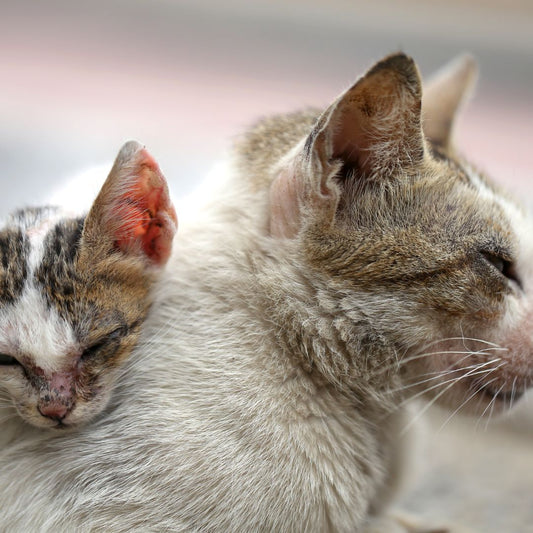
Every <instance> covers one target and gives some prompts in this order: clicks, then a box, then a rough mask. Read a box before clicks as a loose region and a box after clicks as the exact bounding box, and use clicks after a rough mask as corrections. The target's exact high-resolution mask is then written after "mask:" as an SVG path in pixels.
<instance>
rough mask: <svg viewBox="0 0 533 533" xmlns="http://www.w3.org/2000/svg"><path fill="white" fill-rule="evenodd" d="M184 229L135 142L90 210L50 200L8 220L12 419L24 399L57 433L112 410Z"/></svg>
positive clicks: (0, 397) (0, 290) (4, 331)
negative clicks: (153, 294) (159, 278)
mask: <svg viewBox="0 0 533 533" xmlns="http://www.w3.org/2000/svg"><path fill="white" fill-rule="evenodd" d="M175 231H176V214H175V211H174V208H173V206H172V204H171V202H170V199H169V196H168V189H167V184H166V181H165V178H164V177H163V175H162V174H161V171H160V170H159V167H158V165H157V163H156V162H155V161H154V159H153V158H152V157H151V156H150V154H148V152H147V151H146V150H145V149H144V148H143V147H142V146H140V145H139V144H138V143H136V142H134V141H132V142H129V143H127V144H125V145H124V146H123V147H122V149H121V150H120V152H119V154H118V156H117V159H116V161H115V164H114V166H113V168H112V170H111V172H110V174H109V177H108V178H107V181H106V182H105V184H104V185H103V187H102V189H101V191H100V193H99V195H98V197H97V198H96V200H95V201H94V204H93V206H92V208H91V210H90V212H89V214H88V215H87V216H85V215H80V216H76V217H71V216H67V215H65V213H64V212H63V211H62V210H61V209H60V208H56V207H41V208H29V209H24V210H20V211H17V212H15V213H14V214H13V215H11V216H10V217H8V219H7V220H6V221H5V222H4V223H3V224H2V227H1V229H0V256H1V257H0V259H1V260H0V391H1V392H0V402H1V408H2V411H1V414H2V415H4V416H3V419H4V420H6V419H7V422H4V426H5V425H6V423H7V424H8V425H14V426H16V425H17V424H18V422H17V420H14V418H13V416H10V415H11V411H12V408H13V407H14V408H15V409H16V411H17V413H18V415H19V416H20V418H22V420H24V421H25V422H28V423H29V424H31V425H33V426H36V427H39V428H48V429H54V430H57V429H64V428H71V427H75V426H79V425H81V424H84V423H86V422H88V421H89V420H91V419H92V418H94V417H95V416H96V415H97V414H98V413H100V412H101V411H102V410H103V409H104V408H105V406H106V404H107V403H108V401H109V398H110V396H111V393H112V390H113V383H114V380H115V377H116V375H117V370H118V369H119V368H120V366H121V365H122V364H123V363H124V361H125V360H126V359H127V357H128V355H129V354H130V352H131V350H132V348H133V346H134V345H135V343H136V341H137V338H138V336H139V331H140V329H141V326H142V324H143V321H144V319H145V317H146V314H147V312H148V309H149V306H150V288H151V286H152V285H153V283H154V281H155V279H156V275H157V274H158V272H159V270H161V268H162V267H163V265H164V264H165V263H166V261H167V259H168V257H169V254H170V249H171V243H172V238H173V236H174V233H175ZM17 418H18V417H17ZM4 433H5V432H4Z"/></svg>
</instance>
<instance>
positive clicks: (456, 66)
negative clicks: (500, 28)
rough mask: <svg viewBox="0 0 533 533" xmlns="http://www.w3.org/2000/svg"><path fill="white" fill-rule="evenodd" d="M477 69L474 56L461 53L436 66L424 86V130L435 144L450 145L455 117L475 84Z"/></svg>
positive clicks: (447, 147) (440, 145) (443, 146)
mask: <svg viewBox="0 0 533 533" xmlns="http://www.w3.org/2000/svg"><path fill="white" fill-rule="evenodd" d="M477 72H478V69H477V65H476V62H475V60H474V58H472V57H471V56H469V55H464V56H460V57H458V58H456V59H455V60H454V61H452V62H451V63H449V64H448V65H446V66H445V67H444V68H442V69H441V70H439V71H438V72H437V73H436V74H435V76H433V78H431V79H430V80H429V82H428V84H427V86H425V87H424V97H423V99H422V113H423V118H424V133H425V134H426V136H427V138H428V139H429V140H430V141H431V142H432V143H434V144H435V145H437V146H439V147H441V148H444V149H449V148H450V145H451V142H452V137H453V125H454V121H455V117H456V116H457V113H458V111H459V110H460V108H461V106H462V105H463V104H464V103H465V101H466V100H467V99H468V97H469V96H470V94H471V92H472V90H473V88H474V85H475V82H476V79H477Z"/></svg>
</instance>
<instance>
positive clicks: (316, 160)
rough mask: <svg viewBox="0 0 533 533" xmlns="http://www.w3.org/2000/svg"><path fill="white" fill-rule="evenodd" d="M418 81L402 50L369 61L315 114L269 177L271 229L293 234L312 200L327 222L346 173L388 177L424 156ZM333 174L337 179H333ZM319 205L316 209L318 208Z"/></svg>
mask: <svg viewBox="0 0 533 533" xmlns="http://www.w3.org/2000/svg"><path fill="white" fill-rule="evenodd" d="M421 99H422V88H421V81H420V75H419V73H418V69H417V67H416V65H415V63H414V61H413V60H412V59H411V58H409V57H408V56H406V55H405V54H402V53H398V54H394V55H392V56H389V57H387V58H385V59H383V60H382V61H380V62H378V63H377V64H376V65H374V66H373V67H372V68H371V69H370V70H369V71H368V72H367V73H366V74H365V75H364V76H363V77H362V78H360V79H359V80H358V81H357V82H356V83H355V85H353V86H352V87H351V88H350V89H348V90H347V91H346V92H345V93H344V94H342V95H341V96H340V97H339V98H338V99H337V100H336V101H335V102H334V103H333V104H332V105H331V106H330V107H329V108H328V109H327V110H326V111H325V112H324V113H323V114H322V116H321V117H320V118H319V120H318V122H317V124H316V125H315V127H314V129H313V131H312V132H311V134H310V135H309V137H308V138H307V140H306V141H305V144H303V145H302V146H301V147H300V149H299V151H298V153H296V154H295V155H294V157H293V158H292V159H291V161H290V163H288V164H286V165H285V167H284V168H282V169H280V171H279V175H278V176H277V178H276V179H275V181H274V183H273V184H272V189H271V195H270V201H271V203H270V205H271V220H270V222H271V224H270V227H271V233H272V234H273V235H274V236H279V237H292V236H294V235H295V234H296V233H297V232H298V230H299V228H300V227H301V217H302V213H304V212H305V211H306V210H308V209H309V208H311V209H314V211H315V212H317V211H319V212H320V215H321V216H324V217H325V221H326V223H327V222H328V221H329V222H331V221H332V220H333V218H334V216H335V210H336V207H337V204H338V201H339V197H340V194H341V193H342V184H341V183H340V182H341V181H342V176H345V177H348V179H350V180H358V179H366V180H380V179H390V178H391V177H392V176H394V175H397V174H399V173H401V172H402V170H403V169H405V168H406V167H408V166H410V167H412V166H414V165H416V164H418V163H419V162H420V161H421V160H422V159H423V157H424V153H425V143H424V137H423V134H422V128H421V111H420V109H421ZM335 178H338V179H335ZM317 208H318V209H317Z"/></svg>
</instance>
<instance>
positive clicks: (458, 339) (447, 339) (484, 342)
mask: <svg viewBox="0 0 533 533" xmlns="http://www.w3.org/2000/svg"><path fill="white" fill-rule="evenodd" d="M449 341H462V343H463V346H464V347H465V349H466V350H468V348H467V347H466V345H465V341H471V342H479V343H481V344H488V345H489V346H492V347H494V348H501V349H505V350H506V349H507V348H502V347H501V346H500V345H499V344H496V343H494V342H490V341H487V340H485V339H477V338H475V337H464V336H461V337H446V338H443V339H437V340H435V341H432V342H430V343H429V344H426V345H425V347H424V350H427V349H428V348H430V347H431V346H435V344H441V343H443V342H449Z"/></svg>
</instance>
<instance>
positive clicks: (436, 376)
mask: <svg viewBox="0 0 533 533" xmlns="http://www.w3.org/2000/svg"><path fill="white" fill-rule="evenodd" d="M500 360H501V359H500V358H497V359H491V360H490V361H485V362H484V363H477V364H475V365H470V366H467V367H464V368H458V369H454V370H451V369H450V370H443V371H437V372H434V373H432V374H434V375H433V377H430V378H427V379H423V380H421V381H417V382H414V383H407V384H405V385H402V386H401V387H397V388H395V389H389V390H388V391H387V392H388V393H391V394H392V393H395V392H400V391H402V390H407V389H411V388H413V387H416V386H419V385H423V384H424V383H428V382H430V381H434V380H436V379H439V378H442V377H443V376H447V375H450V374H452V373H455V372H461V371H464V370H469V369H470V372H468V373H467V374H466V375H471V372H472V371H477V370H479V369H482V368H484V367H485V366H487V365H490V364H492V363H497V362H498V361H500ZM504 364H505V363H504ZM501 366H503V365H499V366H497V367H496V368H493V369H486V370H479V373H485V372H489V371H490V372H492V371H494V370H497V369H498V368H500V367H501ZM424 375H429V374H424ZM460 377H464V375H463V376H459V378H460ZM459 378H452V379H451V380H447V381H445V382H441V384H444V383H449V382H450V381H454V380H456V379H459ZM430 390H432V388H430V389H426V390H424V391H422V392H421V393H419V394H417V395H416V396H414V397H415V398H416V397H418V396H419V395H420V394H424V392H426V391H430Z"/></svg>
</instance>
